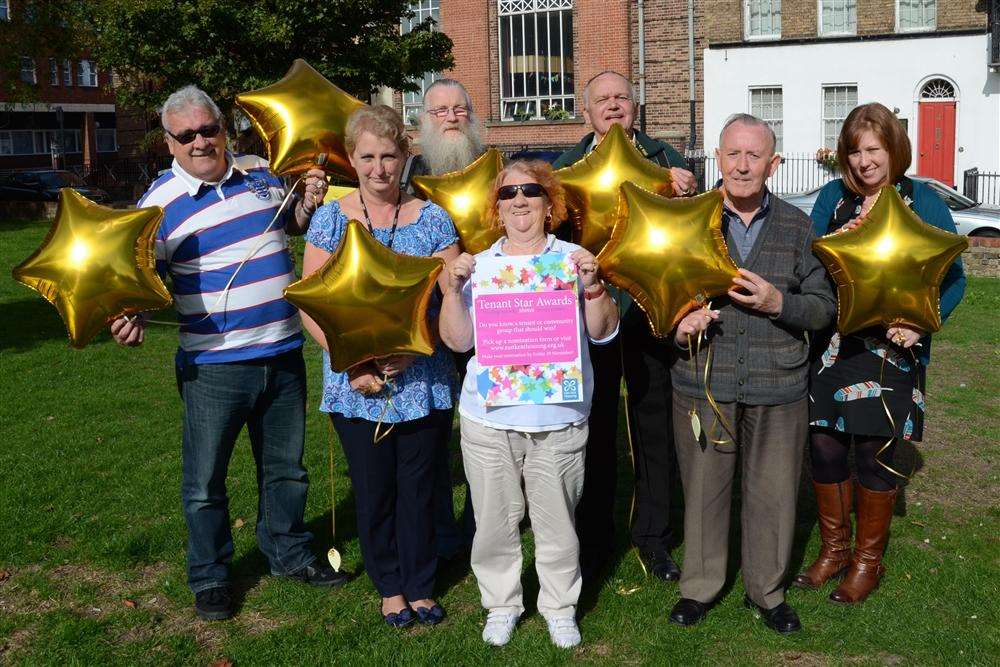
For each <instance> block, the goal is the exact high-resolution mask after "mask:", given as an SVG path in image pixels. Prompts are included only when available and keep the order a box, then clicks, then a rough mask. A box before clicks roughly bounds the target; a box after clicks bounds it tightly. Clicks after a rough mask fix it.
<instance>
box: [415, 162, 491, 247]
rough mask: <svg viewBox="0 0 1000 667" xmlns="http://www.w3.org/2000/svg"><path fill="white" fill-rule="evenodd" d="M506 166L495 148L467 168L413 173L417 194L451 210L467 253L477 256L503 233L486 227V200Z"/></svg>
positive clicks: (452, 218) (450, 214)
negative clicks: (440, 172) (422, 173)
mask: <svg viewBox="0 0 1000 667" xmlns="http://www.w3.org/2000/svg"><path fill="white" fill-rule="evenodd" d="M502 169H503V157H501V155H500V152H499V151H497V150H496V149H495V148H491V149H489V150H488V151H486V152H485V153H483V154H482V155H480V156H479V157H478V158H476V160H475V161H474V162H472V164H470V165H469V166H468V167H466V168H465V169H462V170H459V171H453V172H450V173H447V174H444V175H442V176H426V175H425V176H414V177H413V187H414V189H415V190H416V191H417V193H418V195H420V196H422V197H425V198H427V199H430V200H431V201H432V202H434V203H435V204H437V205H438V206H440V207H441V208H443V209H444V210H446V211H447V212H448V215H449V216H450V217H451V220H452V222H454V223H455V229H456V230H457V231H458V238H459V239H460V240H461V242H462V248H463V249H464V250H465V252H467V253H470V254H472V255H475V254H476V253H478V252H482V251H483V250H486V249H487V248H489V247H490V246H491V245H493V243H494V242H495V241H496V240H497V239H498V238H500V237H501V236H503V229H501V228H500V227H485V226H483V218H484V217H485V214H486V201H487V199H488V198H489V196H490V193H491V192H492V190H493V181H494V180H496V177H497V174H499V173H500V171H501V170H502Z"/></svg>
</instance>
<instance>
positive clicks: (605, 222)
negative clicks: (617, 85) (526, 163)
mask: <svg viewBox="0 0 1000 667" xmlns="http://www.w3.org/2000/svg"><path fill="white" fill-rule="evenodd" d="M556 177H557V178H559V181H560V182H561V183H562V184H563V187H565V188H566V193H567V195H568V198H567V199H568V201H567V202H566V203H567V204H568V205H569V209H570V214H571V217H572V219H573V224H574V226H575V227H576V236H577V242H578V243H579V244H580V245H582V246H583V247H584V248H586V249H587V250H589V251H591V252H592V253H594V254H595V255H596V254H597V253H599V252H600V251H601V248H603V247H604V244H605V243H607V242H608V239H609V238H611V230H612V228H613V227H614V226H615V214H616V211H617V208H618V188H619V187H620V186H621V184H622V183H625V182H626V181H630V182H632V183H635V184H636V185H638V186H639V187H641V188H644V189H646V190H650V191H652V192H656V193H659V194H663V195H670V194H673V190H672V188H671V183H672V181H671V177H670V170H669V169H666V168H664V167H661V166H660V165H658V164H656V163H654V162H651V161H649V160H647V159H646V157H645V156H644V155H643V154H642V153H641V152H640V151H639V149H638V148H636V147H635V144H633V143H632V140H631V139H629V137H628V135H626V134H625V130H624V129H623V128H622V127H621V125H618V124H617V123H614V124H612V126H611V129H610V130H609V131H608V133H607V134H605V135H604V139H602V140H601V143H599V144H598V145H597V148H595V149H594V150H593V151H591V153H590V155H588V156H586V157H585V158H583V159H582V160H580V161H578V162H576V163H575V164H572V165H570V166H569V167H563V168H562V169H559V170H558V171H556Z"/></svg>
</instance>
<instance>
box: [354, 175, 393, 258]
mask: <svg viewBox="0 0 1000 667" xmlns="http://www.w3.org/2000/svg"><path fill="white" fill-rule="evenodd" d="M358 199H360V200H361V210H362V211H364V212H365V222H367V223H368V233H369V234H371V235H372V237H373V238H374V237H375V228H374V227H373V226H372V219H371V216H370V215H368V207H367V206H365V198H364V196H363V195H362V194H361V188H358ZM402 205H403V191H402V190H400V191H399V197H397V198H396V214H395V215H394V216H393V218H392V231H390V232H389V243H387V244H386V246H387V247H388V248H389V249H390V250H392V242H393V240H395V238H396V227H397V226H398V225H399V208H400V207H401V206H402Z"/></svg>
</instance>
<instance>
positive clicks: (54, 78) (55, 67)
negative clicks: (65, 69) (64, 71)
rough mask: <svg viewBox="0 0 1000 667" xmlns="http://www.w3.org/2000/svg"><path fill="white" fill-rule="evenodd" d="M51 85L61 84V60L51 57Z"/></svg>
mask: <svg viewBox="0 0 1000 667" xmlns="http://www.w3.org/2000/svg"><path fill="white" fill-rule="evenodd" d="M49 85H50V86H58V85H59V61H58V60H56V59H55V58H49Z"/></svg>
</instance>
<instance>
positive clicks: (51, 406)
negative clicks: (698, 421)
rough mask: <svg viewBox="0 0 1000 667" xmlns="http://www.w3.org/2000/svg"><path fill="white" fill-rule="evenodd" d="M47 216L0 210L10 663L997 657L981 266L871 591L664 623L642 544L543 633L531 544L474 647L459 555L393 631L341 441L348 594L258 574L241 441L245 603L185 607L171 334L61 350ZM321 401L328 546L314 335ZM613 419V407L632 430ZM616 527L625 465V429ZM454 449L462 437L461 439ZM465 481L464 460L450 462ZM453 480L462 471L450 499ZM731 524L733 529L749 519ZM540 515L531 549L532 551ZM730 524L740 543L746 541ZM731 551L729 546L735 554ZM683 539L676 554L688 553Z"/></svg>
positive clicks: (994, 503) (991, 389) (315, 518)
mask: <svg viewBox="0 0 1000 667" xmlns="http://www.w3.org/2000/svg"><path fill="white" fill-rule="evenodd" d="M46 230H47V226H46V225H45V224H41V223H2V224H0V258H2V262H0V264H2V267H3V270H2V271H0V369H2V373H0V395H2V396H3V408H2V410H0V424H2V428H3V431H2V432H3V444H2V447H0V475H2V477H0V479H2V482H0V662H3V663H14V664H19V663H24V664H66V663H70V664H76V663H78V664H106V663H107V664H110V663H116V664H117V663H150V664H208V663H211V662H213V661H215V660H217V659H220V658H225V659H228V660H230V661H232V662H233V663H235V664H241V665H242V664H261V665H264V664H314V663H320V662H324V663H335V664H345V665H352V664H403V663H407V664H432V663H443V664H478V663H488V664H518V665H521V664H523V665H528V664H532V665H533V664H539V663H545V664H549V663H551V664H560V663H569V662H583V663H592V664H712V665H714V664H775V663H783V664H794V665H818V664H828V663H829V664H847V663H849V664H891V665H898V664H920V665H923V664H953V663H959V664H990V663H992V664H996V662H997V661H998V660H1000V632H998V628H1000V619H998V612H1000V590H998V582H1000V567H998V565H1000V549H998V535H1000V532H998V529H1000V520H998V519H1000V510H998V508H1000V481H998V465H997V462H998V458H1000V449H998V446H997V442H998V439H1000V426H998V418H997V414H998V396H1000V380H998V373H997V369H998V363H997V362H998V355H1000V353H998V350H1000V346H998V343H1000V326H998V318H997V313H998V311H1000V281H997V280H989V279H978V280H977V279H972V280H971V281H970V285H969V290H968V292H967V294H966V298H965V302H964V303H963V304H962V305H961V306H960V307H959V309H958V310H957V311H956V313H955V315H954V316H953V317H952V319H951V320H950V321H949V322H948V324H947V326H946V328H945V331H944V332H943V333H942V334H941V335H939V336H937V337H936V340H935V344H934V363H933V364H932V365H931V368H930V372H929V377H928V413H929V419H928V421H927V428H926V434H925V435H926V438H925V442H924V443H922V444H920V445H919V448H918V450H917V452H916V453H915V454H914V453H913V450H912V448H909V449H907V450H906V451H904V454H905V455H904V456H901V457H900V458H901V459H902V461H901V462H900V465H902V466H904V468H905V469H909V467H910V466H911V465H916V467H917V472H916V473H915V474H914V476H913V479H912V482H911V483H910V484H909V485H908V486H907V487H906V489H905V491H904V493H902V494H901V499H900V503H899V507H898V508H897V517H896V518H895V521H894V523H893V534H892V540H891V542H890V547H889V549H890V550H889V554H888V557H887V561H886V564H887V566H888V568H889V574H888V576H887V577H886V579H885V580H884V583H883V585H882V586H881V588H880V589H879V590H878V591H877V593H876V594H875V595H874V596H873V597H872V598H871V599H870V600H869V601H868V602H867V603H865V604H864V605H863V606H861V607H856V608H842V607H836V606H834V605H832V604H830V603H828V602H827V601H826V594H827V593H828V592H829V589H827V590H825V591H823V592H821V593H809V592H803V591H799V590H792V591H791V592H790V593H789V595H788V599H789V602H790V603H791V604H792V605H793V606H794V607H795V608H796V609H797V610H798V611H799V614H800V616H801V618H802V622H803V625H804V627H805V630H804V631H803V632H801V633H799V634H797V635H795V636H792V637H788V638H784V637H779V636H778V635H776V634H775V633H773V632H771V631H769V630H767V629H766V628H764V627H763V625H762V624H761V623H760V621H758V620H756V619H754V618H753V617H752V616H751V615H750V613H749V612H748V611H746V610H745V609H744V608H743V607H742V604H741V600H742V596H743V592H742V584H741V583H740V582H739V579H738V577H737V576H736V571H735V563H734V565H733V567H732V568H731V569H732V577H731V580H732V582H733V583H732V587H731V588H729V589H727V593H726V595H725V597H724V599H723V600H722V601H721V602H720V603H719V605H718V607H717V608H715V609H714V610H713V611H712V612H711V613H710V615H709V617H708V619H707V620H706V621H705V622H704V623H702V624H701V625H699V626H697V627H694V628H679V627H677V626H674V625H671V624H669V623H668V622H667V614H668V612H669V610H670V607H671V606H672V605H673V603H674V602H675V601H676V600H677V597H678V593H677V589H676V586H673V585H665V584H662V583H660V582H657V581H652V580H644V579H643V576H642V571H641V569H640V567H639V565H638V563H637V561H636V560H635V557H634V556H633V555H632V554H629V553H627V552H624V551H623V552H621V558H620V560H619V562H618V563H617V565H616V566H615V567H614V568H613V569H612V571H611V572H610V573H609V575H608V579H607V581H606V583H605V584H604V586H603V587H601V588H600V589H599V590H595V591H591V592H589V593H586V594H585V597H584V599H583V600H582V601H581V606H580V610H581V616H582V618H581V623H580V626H581V630H582V632H583V637H584V643H583V645H582V646H580V647H579V648H577V649H576V650H573V651H561V650H558V649H555V648H554V647H552V646H551V645H550V643H549V640H548V635H547V632H546V630H545V624H544V622H543V620H542V619H541V617H540V616H539V615H538V614H537V612H535V611H534V603H533V597H534V595H535V593H536V592H537V581H536V579H535V576H534V573H533V566H532V561H531V560H530V558H526V559H525V567H526V569H527V574H526V576H525V580H526V592H527V596H528V598H529V602H528V606H529V611H528V614H527V617H526V619H525V620H524V621H523V622H522V625H521V626H520V628H519V629H518V631H517V633H516V634H515V638H514V640H513V641H512V642H511V644H510V645H509V646H507V647H506V648H503V649H493V648H490V647H487V646H486V645H484V644H483V642H482V641H481V639H480V636H479V634H480V628H481V623H482V620H483V613H482V610H481V609H480V606H479V595H478V591H477V588H476V583H475V580H474V578H473V577H472V575H471V574H470V572H469V570H468V568H467V567H461V566H454V567H452V568H451V569H449V570H446V571H444V572H443V573H442V574H441V576H440V577H439V588H440V591H439V597H438V599H439V600H440V601H441V602H442V603H443V604H444V606H445V607H446V608H447V610H448V612H449V618H448V620H447V621H446V622H445V623H444V624H443V625H442V626H438V627H436V628H417V629H412V630H406V631H402V632H399V631H395V630H392V629H390V628H388V627H386V626H384V625H383V624H382V622H381V619H380V617H379V611H378V597H377V594H376V593H375V591H374V589H373V588H372V586H371V584H370V582H369V581H368V579H367V578H366V577H365V576H364V574H363V570H362V567H361V558H360V553H359V551H358V542H357V539H356V536H355V528H354V525H353V522H354V517H353V509H352V506H353V498H352V495H351V490H350V484H349V482H348V480H347V475H346V467H345V464H344V458H343V454H342V452H340V451H339V447H338V449H337V518H338V536H337V546H338V548H340V550H341V552H342V553H343V554H344V557H345V564H346V566H347V567H348V568H349V569H352V570H353V571H355V572H357V573H359V576H357V577H356V578H355V579H353V580H352V581H351V582H350V583H349V584H348V585H347V586H346V587H344V588H343V589H341V590H338V591H336V592H329V591H320V590H315V589H311V588H308V587H305V586H302V585H299V584H297V583H294V582H291V581H285V580H278V579H275V578H273V577H270V576H267V568H266V564H265V562H264V561H263V559H262V557H261V555H260V554H259V552H258V551H257V550H256V547H255V541H254V531H253V526H254V521H255V512H256V502H257V499H256V484H255V480H254V470H253V465H252V459H251V456H250V451H249V444H248V442H247V441H246V439H245V437H244V438H243V440H241V442H240V444H239V446H238V448H237V453H236V455H235V457H234V460H233V465H232V467H231V469H230V474H229V491H230V496H231V506H230V509H231V513H232V519H233V521H234V525H235V526H237V527H236V528H235V530H234V533H235V539H236V557H235V562H234V575H235V578H236V582H237V587H238V590H239V592H240V596H241V608H240V610H239V613H238V614H237V616H236V618H235V619H234V620H232V621H226V622H221V623H203V622H200V621H198V620H197V619H196V618H195V615H194V611H193V608H192V602H193V599H192V596H191V594H190V593H189V592H188V589H187V587H186V585H185V577H184V545H185V527H184V521H183V517H182V515H181V507H180V497H179V496H180V493H179V487H180V442H181V428H180V426H181V423H180V414H181V405H180V401H179V399H178V395H177V390H176V387H175V384H174V377H173V371H172V357H173V353H174V349H175V346H176V336H177V334H176V332H175V331H173V330H172V329H170V328H168V327H155V328H153V329H152V330H151V331H150V332H148V336H147V343H146V344H145V345H144V346H143V347H142V348H140V349H135V350H131V349H129V350H126V349H122V348H119V347H118V346H116V345H115V344H114V343H113V342H112V341H111V340H110V339H109V337H108V336H107V335H106V334H104V335H102V336H100V337H99V338H98V339H96V340H95V341H94V342H93V343H92V344H91V345H90V346H89V347H87V348H86V349H84V350H82V351H74V350H71V349H70V348H69V347H68V345H67V341H66V334H65V330H64V329H63V326H62V323H61V321H60V320H59V318H58V316H57V314H56V311H55V309H54V308H52V307H51V306H50V305H49V304H48V303H47V302H45V301H44V300H43V299H42V298H41V297H39V296H38V295H37V294H36V293H35V292H33V291H30V290H28V289H27V288H25V287H23V286H21V285H19V284H17V283H15V282H14V281H13V280H12V279H11V277H10V269H11V268H12V267H13V266H14V265H15V264H17V263H18V262H20V261H21V260H23V259H24V258H25V257H27V256H28V254H29V253H30V252H31V251H32V250H33V249H34V248H35V247H37V245H38V244H39V243H40V242H41V240H42V238H43V237H44V235H45V232H46ZM307 359H308V364H309V371H310V383H311V384H310V387H311V404H312V406H313V409H312V410H311V413H310V415H309V420H308V432H307V444H306V455H307V456H306V458H307V465H308V468H309V470H310V472H311V474H312V481H313V484H312V488H311V493H310V496H309V505H308V508H307V517H306V518H307V520H308V522H309V524H310V527H311V529H312V530H313V532H314V533H315V534H316V536H317V545H316V547H317V553H322V552H325V551H326V549H327V548H328V547H329V546H330V544H331V541H330V528H329V507H330V498H329V481H328V477H327V462H326V456H327V446H328V442H329V441H328V438H329V437H330V435H329V433H328V428H327V422H326V421H325V420H324V418H323V417H322V416H321V415H320V414H319V412H317V411H316V410H315V405H316V401H317V397H318V394H319V388H320V386H321V377H320V356H319V353H318V348H317V347H316V346H315V345H309V346H308V347H307ZM623 426H624V425H623ZM620 444H621V447H620V450H621V457H620V470H621V475H620V484H619V517H620V518H621V521H620V522H619V534H618V536H617V539H618V543H619V544H620V545H623V544H625V541H626V540H625V530H624V525H623V524H624V519H625V514H626V511H627V504H628V497H629V495H630V491H629V489H630V484H631V471H630V469H629V465H628V458H627V452H626V448H625V445H624V440H622V441H621V443H620ZM456 446H457V445H456ZM459 480H461V478H460V477H459ZM463 494H464V487H462V486H456V488H455V498H456V504H457V505H458V506H459V508H460V503H459V502H458V501H459V500H460V499H461V498H462V496H463ZM813 512H814V507H813V502H812V497H811V491H809V490H808V487H807V486H806V485H805V484H804V485H803V493H802V494H801V498H800V503H799V531H798V536H799V540H798V542H797V544H796V548H795V564H796V566H798V565H799V564H800V563H801V562H802V561H803V559H807V558H811V557H812V556H813V555H814V554H815V552H816V549H817V541H818V534H817V529H816V527H815V520H814V515H813ZM736 525H738V523H737V524H736ZM530 541H531V536H530V531H528V532H526V533H525V543H526V544H527V545H530ZM734 542H735V540H734ZM736 553H738V550H737V551H736ZM678 555H679V556H680V557H683V549H681V550H679V551H678Z"/></svg>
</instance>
